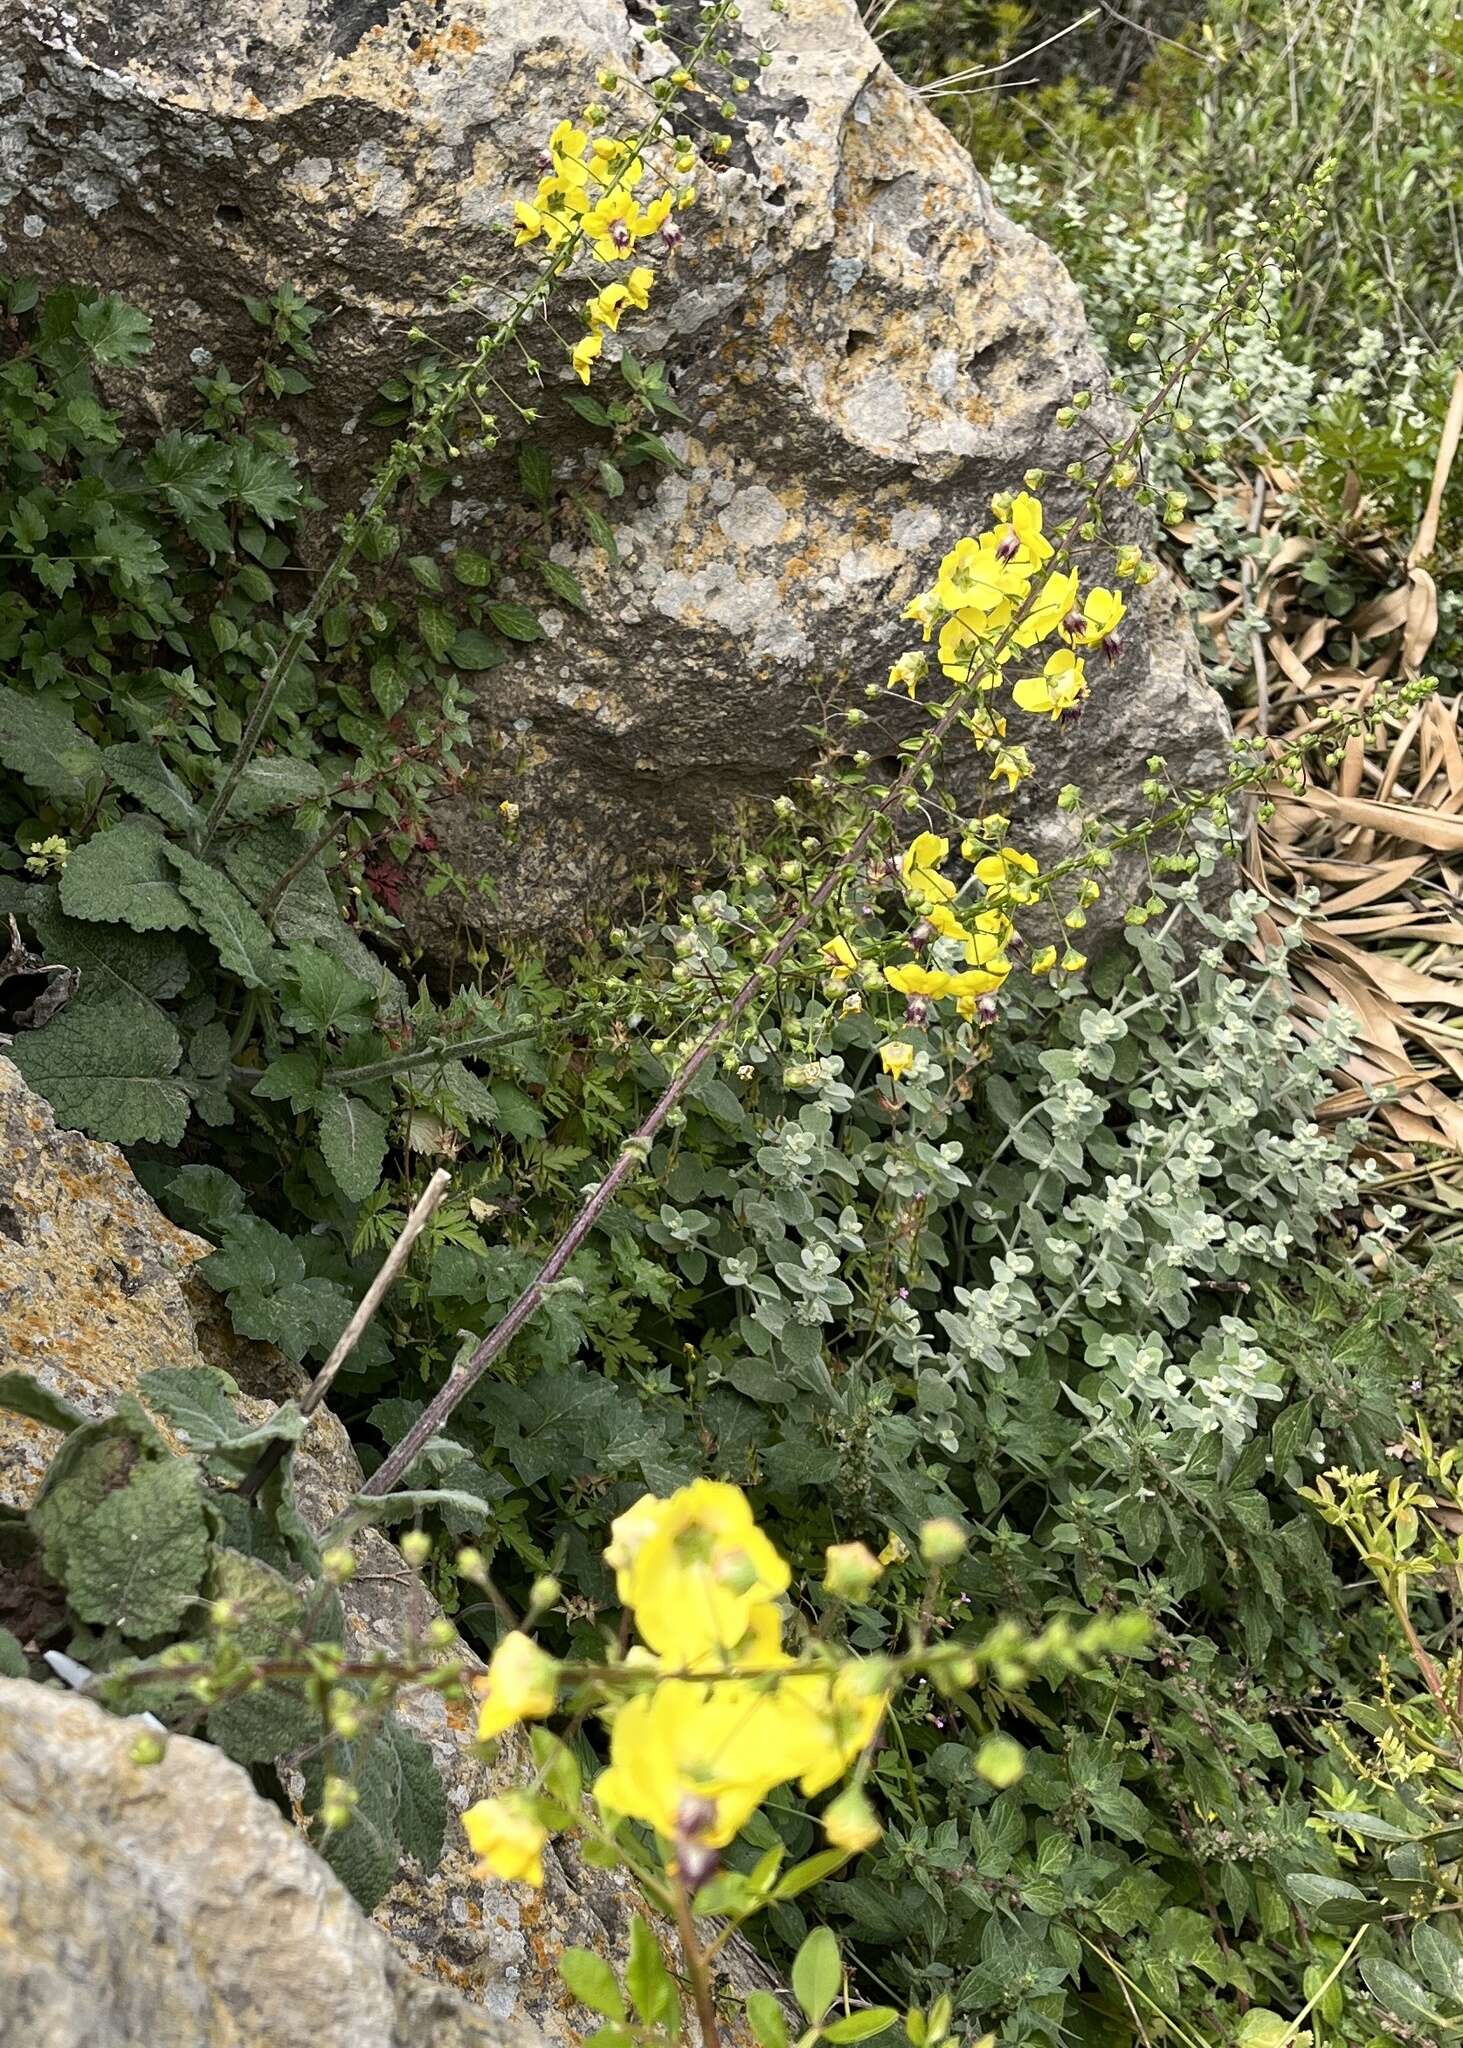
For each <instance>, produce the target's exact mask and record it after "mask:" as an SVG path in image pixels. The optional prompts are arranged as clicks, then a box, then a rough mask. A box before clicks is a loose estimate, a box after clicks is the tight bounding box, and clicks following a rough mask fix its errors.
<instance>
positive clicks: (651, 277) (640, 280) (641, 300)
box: [623, 263, 655, 313]
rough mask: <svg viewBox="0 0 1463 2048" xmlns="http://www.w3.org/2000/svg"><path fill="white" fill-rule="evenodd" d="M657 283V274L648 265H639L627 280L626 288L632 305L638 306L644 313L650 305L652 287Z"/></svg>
mask: <svg viewBox="0 0 1463 2048" xmlns="http://www.w3.org/2000/svg"><path fill="white" fill-rule="evenodd" d="M654 283H655V272H654V271H653V270H652V269H651V268H650V266H649V264H648V263H637V264H636V265H635V268H634V269H633V270H632V271H631V272H630V275H629V276H628V277H627V278H626V279H625V283H624V287H623V289H624V290H625V292H626V293H628V295H629V299H630V304H631V305H632V306H638V307H639V309H640V311H641V312H642V313H643V312H644V311H645V309H646V307H647V306H648V305H649V304H650V287H651V286H652V285H653V284H654Z"/></svg>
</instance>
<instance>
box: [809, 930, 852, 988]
mask: <svg viewBox="0 0 1463 2048" xmlns="http://www.w3.org/2000/svg"><path fill="white" fill-rule="evenodd" d="M818 951H819V952H820V953H821V954H822V955H823V958H824V959H825V960H827V961H828V962H829V964H830V966H831V967H832V970H833V979H834V980H835V981H836V982H838V983H839V985H840V986H841V985H842V984H843V983H844V982H845V981H847V980H848V977H849V976H850V975H851V974H853V973H855V972H856V971H857V969H858V954H857V953H855V951H854V950H853V947H852V946H851V945H850V944H849V943H848V940H847V939H846V938H844V936H843V934H842V933H841V932H840V933H839V934H838V936H837V937H836V938H832V939H830V940H829V941H828V943H827V945H826V946H820V947H819V948H818Z"/></svg>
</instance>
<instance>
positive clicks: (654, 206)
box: [635, 192, 676, 236]
mask: <svg viewBox="0 0 1463 2048" xmlns="http://www.w3.org/2000/svg"><path fill="white" fill-rule="evenodd" d="M675 203H676V202H675V199H674V198H673V197H672V195H671V194H670V193H669V192H662V193H661V195H660V197H659V198H658V199H652V200H651V202H650V204H649V206H646V207H642V208H641V210H640V215H639V218H638V220H637V221H636V223H635V232H636V234H637V235H640V236H645V235H653V234H656V233H658V232H659V230H660V229H661V228H663V227H664V226H665V224H666V222H667V221H668V220H669V219H670V217H671V208H672V207H673V206H674V205H675Z"/></svg>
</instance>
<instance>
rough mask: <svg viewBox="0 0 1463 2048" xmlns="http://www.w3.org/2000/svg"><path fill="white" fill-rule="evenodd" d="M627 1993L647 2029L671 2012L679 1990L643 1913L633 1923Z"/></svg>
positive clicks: (627, 1971)
mask: <svg viewBox="0 0 1463 2048" xmlns="http://www.w3.org/2000/svg"><path fill="white" fill-rule="evenodd" d="M625 1989H626V1990H627V1991H628V1992H629V1994H630V2003H631V2004H632V2005H633V2006H634V2008H635V2010H636V2012H637V2013H638V2014H639V2016H640V2018H641V2019H642V2020H643V2021H644V2023H645V2025H646V2026H647V2027H653V2026H654V2025H655V2024H656V2022H657V2021H658V2020H660V2019H662V2018H663V2017H664V2015H665V2014H666V2013H667V2012H668V2011H669V2010H670V2005H671V2001H672V1999H673V1998H674V1997H675V1994H676V1987H675V1985H674V1984H673V1983H672V1981H671V1975H670V1972H669V1970H667V1968H666V1966H665V1957H664V1956H663V1955H662V1954H661V1952H660V1943H659V1942H658V1941H657V1940H656V1938H655V1935H654V1933H653V1932H652V1931H651V1927H650V1923H649V1921H648V1920H645V1919H643V1918H642V1916H641V1915H640V1914H639V1913H635V1914H633V1915H632V1916H631V1920H630V1960H629V1961H628V1963H627V1964H626V1965H625Z"/></svg>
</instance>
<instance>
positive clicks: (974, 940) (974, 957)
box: [965, 912, 1011, 980]
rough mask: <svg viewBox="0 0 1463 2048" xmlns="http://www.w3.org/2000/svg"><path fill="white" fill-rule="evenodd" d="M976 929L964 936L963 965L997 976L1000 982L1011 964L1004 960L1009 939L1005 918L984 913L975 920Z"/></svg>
mask: <svg viewBox="0 0 1463 2048" xmlns="http://www.w3.org/2000/svg"><path fill="white" fill-rule="evenodd" d="M975 923H976V925H977V926H978V927H980V926H984V927H985V928H984V929H977V930H976V931H973V932H970V933H968V934H967V935H966V940H965V963H966V965H967V966H968V967H983V968H985V969H986V971H987V972H988V973H990V974H999V975H1000V976H1001V978H1002V980H1004V979H1005V977H1006V976H1007V975H1008V974H1009V973H1010V972H1011V963H1010V961H1009V960H1008V959H1007V958H1006V946H1007V944H1008V942H1009V940H1010V937H1011V927H1010V925H1009V923H1008V922H1007V921H1006V919H1005V918H1003V917H1000V916H996V917H995V918H992V917H991V914H990V913H989V912H984V913H982V915H981V916H980V917H978V918H976V919H975Z"/></svg>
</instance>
